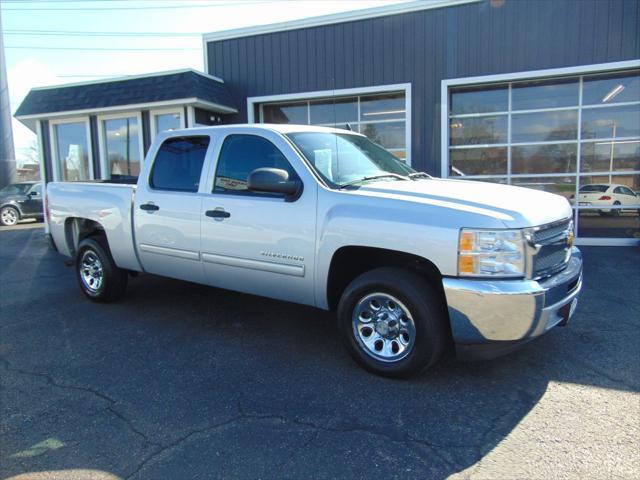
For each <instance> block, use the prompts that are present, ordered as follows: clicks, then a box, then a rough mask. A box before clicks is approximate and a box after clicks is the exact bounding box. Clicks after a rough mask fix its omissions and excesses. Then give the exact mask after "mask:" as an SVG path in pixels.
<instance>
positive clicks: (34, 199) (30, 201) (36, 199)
mask: <svg viewBox="0 0 640 480" xmlns="http://www.w3.org/2000/svg"><path fill="white" fill-rule="evenodd" d="M22 212H23V213H25V214H26V215H44V212H43V210H42V183H36V184H34V185H33V187H31V189H30V190H29V192H28V193H27V199H26V200H25V201H24V203H23V204H22Z"/></svg>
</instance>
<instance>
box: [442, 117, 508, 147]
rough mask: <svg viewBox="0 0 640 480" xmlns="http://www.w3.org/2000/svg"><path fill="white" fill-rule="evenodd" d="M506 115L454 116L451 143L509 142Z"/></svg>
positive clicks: (450, 122) (451, 123)
mask: <svg viewBox="0 0 640 480" xmlns="http://www.w3.org/2000/svg"><path fill="white" fill-rule="evenodd" d="M507 119H508V117H507V116H506V115H497V116H495V117H478V118H452V119H451V120H449V126H450V127H451V130H450V132H451V135H450V137H451V138H450V142H451V145H478V144H480V145H482V144H489V143H506V142H507Z"/></svg>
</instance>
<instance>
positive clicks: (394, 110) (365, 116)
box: [360, 93, 406, 122]
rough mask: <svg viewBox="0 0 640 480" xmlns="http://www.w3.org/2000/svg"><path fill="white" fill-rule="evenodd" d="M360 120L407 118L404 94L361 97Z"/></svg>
mask: <svg viewBox="0 0 640 480" xmlns="http://www.w3.org/2000/svg"><path fill="white" fill-rule="evenodd" d="M360 115H361V118H360V120H361V121H363V122H367V121H374V120H388V119H402V120H404V118H405V117H406V110H405V102H404V93H394V94H385V95H372V96H368V97H360Z"/></svg>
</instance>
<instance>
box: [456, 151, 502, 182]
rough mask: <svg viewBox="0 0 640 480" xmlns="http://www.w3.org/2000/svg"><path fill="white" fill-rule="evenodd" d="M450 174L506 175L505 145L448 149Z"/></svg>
mask: <svg viewBox="0 0 640 480" xmlns="http://www.w3.org/2000/svg"><path fill="white" fill-rule="evenodd" d="M449 156H450V159H451V167H450V172H449V174H450V175H451V176H464V175H506V173H507V147H493V148H464V149H452V150H450V154H449Z"/></svg>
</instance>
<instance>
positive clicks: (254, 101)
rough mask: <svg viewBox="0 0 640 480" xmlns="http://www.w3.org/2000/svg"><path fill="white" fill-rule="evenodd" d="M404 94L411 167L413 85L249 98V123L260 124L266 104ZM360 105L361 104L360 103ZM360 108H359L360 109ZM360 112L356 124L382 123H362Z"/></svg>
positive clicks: (408, 163) (398, 84)
mask: <svg viewBox="0 0 640 480" xmlns="http://www.w3.org/2000/svg"><path fill="white" fill-rule="evenodd" d="M393 92H404V102H405V113H404V116H405V118H404V121H405V125H406V127H405V143H406V145H405V148H404V149H405V150H406V158H405V161H406V162H407V165H411V83H395V84H390V85H376V86H372V87H356V88H343V89H339V90H316V91H313V92H298V93H283V94H279V95H262V96H259V97H247V123H260V122H261V121H262V105H263V104H265V103H273V102H290V101H297V100H311V99H314V100H315V99H320V98H331V97H349V96H361V95H370V94H375V93H393ZM256 104H258V106H259V108H260V118H259V119H258V122H256V118H255V115H254V108H255V105H256ZM358 105H359V102H358ZM358 108H359V107H358ZM359 115H360V112H358V122H354V123H358V124H360V123H381V121H375V120H374V121H373V122H370V121H366V122H361V121H360V117H359ZM393 121H396V122H397V121H400V120H393Z"/></svg>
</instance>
